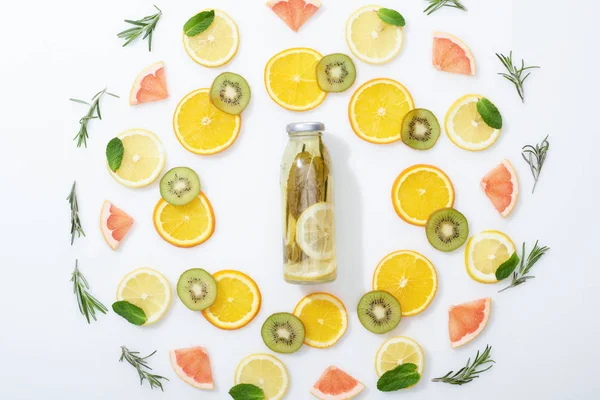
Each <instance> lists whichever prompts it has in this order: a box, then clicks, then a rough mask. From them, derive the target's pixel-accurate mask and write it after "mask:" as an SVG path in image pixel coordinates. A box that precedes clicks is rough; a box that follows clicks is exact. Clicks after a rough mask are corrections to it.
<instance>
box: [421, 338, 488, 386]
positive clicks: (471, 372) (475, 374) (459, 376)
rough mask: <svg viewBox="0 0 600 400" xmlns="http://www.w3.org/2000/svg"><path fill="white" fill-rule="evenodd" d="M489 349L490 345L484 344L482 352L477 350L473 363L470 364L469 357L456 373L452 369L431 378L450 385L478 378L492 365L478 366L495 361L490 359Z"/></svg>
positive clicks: (462, 383)
mask: <svg viewBox="0 0 600 400" xmlns="http://www.w3.org/2000/svg"><path fill="white" fill-rule="evenodd" d="M491 350H492V347H491V346H489V345H487V346H485V350H484V351H483V353H481V355H480V354H479V351H477V355H476V356H475V359H474V360H473V364H471V359H470V358H469V359H468V360H467V365H465V366H464V367H462V368H461V369H459V370H458V371H457V372H456V373H455V372H454V371H450V372H448V373H447V374H446V375H444V376H442V377H440V378H434V379H432V381H433V382H444V383H449V384H451V385H464V384H465V383H469V382H471V381H472V380H473V379H475V378H479V374H481V373H482V372H485V371H487V370H488V369H490V368H492V367H493V365H490V366H488V367H487V368H483V369H479V368H481V367H482V366H484V365H485V364H490V363H492V364H495V363H496V362H495V361H494V360H492V359H490V351H491Z"/></svg>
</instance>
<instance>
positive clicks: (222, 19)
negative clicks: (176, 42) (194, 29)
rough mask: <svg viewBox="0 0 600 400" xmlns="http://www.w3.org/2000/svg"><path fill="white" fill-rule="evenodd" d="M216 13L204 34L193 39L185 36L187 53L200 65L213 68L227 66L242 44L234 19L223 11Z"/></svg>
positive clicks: (184, 44)
mask: <svg viewBox="0 0 600 400" xmlns="http://www.w3.org/2000/svg"><path fill="white" fill-rule="evenodd" d="M209 10H210V9H206V10H202V11H209ZM202 11H201V12H202ZM214 11H215V19H214V21H213V22H212V24H210V26H209V27H208V28H207V29H206V30H205V31H204V32H202V33H200V34H198V35H196V36H192V37H189V36H187V35H186V34H185V33H184V34H183V47H184V48H185V51H186V53H188V55H189V56H190V57H191V58H192V60H194V61H195V62H197V63H198V64H200V65H203V66H205V67H211V68H213V67H220V66H221V65H224V64H227V63H228V62H229V61H230V60H231V59H232V58H233V56H235V54H236V53H237V50H238V47H239V44H240V35H239V33H238V28H237V25H236V24H235V22H234V21H233V19H231V17H230V16H229V15H227V14H225V13H224V12H223V11H221V10H214Z"/></svg>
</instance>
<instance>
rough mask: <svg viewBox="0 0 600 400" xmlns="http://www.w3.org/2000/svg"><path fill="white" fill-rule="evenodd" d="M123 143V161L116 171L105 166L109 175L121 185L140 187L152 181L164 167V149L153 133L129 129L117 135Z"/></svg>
mask: <svg viewBox="0 0 600 400" xmlns="http://www.w3.org/2000/svg"><path fill="white" fill-rule="evenodd" d="M117 137H118V138H119V139H121V142H122V143H123V150H124V152H123V161H121V166H120V167H119V169H117V170H116V171H112V170H111V169H110V168H109V167H108V161H107V163H106V166H107V168H108V172H109V173H110V175H111V176H112V177H113V178H114V179H115V180H116V181H117V182H119V183H120V184H121V185H123V186H127V187H136V188H137V187H142V186H147V185H149V184H151V183H152V182H154V180H155V179H156V178H157V177H158V175H159V174H160V173H161V171H162V170H163V168H164V167H165V150H164V148H163V145H162V142H161V141H160V139H159V138H158V136H156V135H155V134H154V133H152V132H150V131H147V130H144V129H130V130H128V131H125V132H123V133H121V134H119V135H118V136H117Z"/></svg>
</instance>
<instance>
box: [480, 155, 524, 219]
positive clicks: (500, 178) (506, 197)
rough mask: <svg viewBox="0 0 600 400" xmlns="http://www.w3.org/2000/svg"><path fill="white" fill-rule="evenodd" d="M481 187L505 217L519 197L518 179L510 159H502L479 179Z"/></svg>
mask: <svg viewBox="0 0 600 400" xmlns="http://www.w3.org/2000/svg"><path fill="white" fill-rule="evenodd" d="M481 189H483V191H484V192H485V195H486V196H487V197H488V199H490V201H491V202H492V204H493V205H494V208H495V209H496V210H497V211H498V212H499V213H500V215H502V216H503V217H507V216H508V215H509V214H510V213H511V211H512V210H513V208H515V204H517V198H518V197H519V180H518V178H517V172H516V171H515V169H514V168H513V166H512V164H511V163H510V161H508V160H504V161H502V162H501V163H500V165H498V166H497V167H496V168H494V169H492V170H491V171H490V172H488V174H487V175H486V176H484V177H483V179H482V180H481Z"/></svg>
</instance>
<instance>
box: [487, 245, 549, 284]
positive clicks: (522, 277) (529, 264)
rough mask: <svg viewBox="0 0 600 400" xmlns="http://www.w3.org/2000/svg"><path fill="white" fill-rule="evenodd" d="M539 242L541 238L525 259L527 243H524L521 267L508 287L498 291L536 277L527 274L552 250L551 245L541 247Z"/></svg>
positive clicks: (515, 272)
mask: <svg viewBox="0 0 600 400" xmlns="http://www.w3.org/2000/svg"><path fill="white" fill-rule="evenodd" d="M538 242H539V240H536V241H535V245H534V246H533V250H531V253H529V255H528V256H527V260H525V243H523V250H522V252H521V265H520V266H519V269H518V270H517V271H514V272H513V279H512V282H511V284H510V285H508V286H507V287H505V288H504V289H502V290H500V291H499V292H498V293H500V292H504V291H505V290H507V289H510V288H513V287H516V286H519V285H521V284H523V283H525V282H527V281H528V280H529V279H533V278H535V276H532V275H527V274H529V271H530V270H531V268H533V266H534V265H535V263H536V262H538V260H539V259H540V258H541V257H542V256H543V255H544V254H546V252H547V251H548V250H550V247H547V246H544V247H539V246H538Z"/></svg>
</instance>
